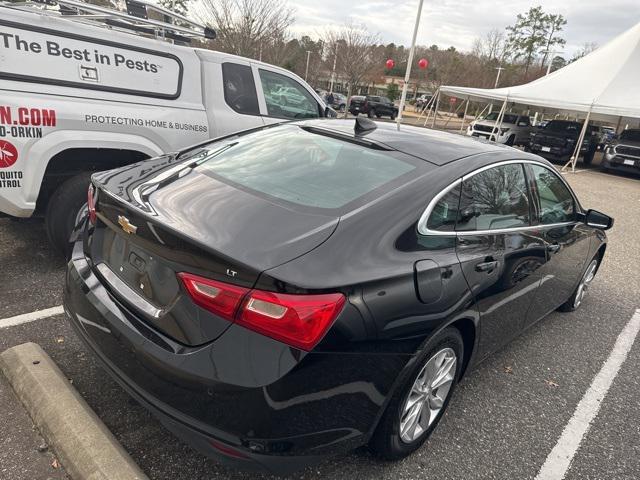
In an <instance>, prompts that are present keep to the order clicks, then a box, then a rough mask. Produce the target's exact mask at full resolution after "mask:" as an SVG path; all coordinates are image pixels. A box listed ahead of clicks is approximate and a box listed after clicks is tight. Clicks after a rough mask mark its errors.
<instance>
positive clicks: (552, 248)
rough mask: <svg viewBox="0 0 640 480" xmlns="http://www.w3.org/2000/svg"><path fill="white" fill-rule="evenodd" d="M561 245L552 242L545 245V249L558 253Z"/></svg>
mask: <svg viewBox="0 0 640 480" xmlns="http://www.w3.org/2000/svg"><path fill="white" fill-rule="evenodd" d="M560 248H561V245H560V244H559V243H557V242H556V243H552V244H551V245H547V250H548V251H549V253H558V252H559V251H560Z"/></svg>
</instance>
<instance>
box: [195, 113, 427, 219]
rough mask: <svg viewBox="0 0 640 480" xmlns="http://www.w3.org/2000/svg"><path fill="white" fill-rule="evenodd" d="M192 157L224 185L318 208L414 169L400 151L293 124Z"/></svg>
mask: <svg viewBox="0 0 640 480" xmlns="http://www.w3.org/2000/svg"><path fill="white" fill-rule="evenodd" d="M191 156H192V157H193V159H194V160H199V163H200V164H199V166H198V167H197V169H198V171H200V172H202V173H205V174H208V175H211V176H213V177H214V178H216V179H219V180H221V181H224V182H225V183H229V184H232V185H235V186H238V187H240V188H242V189H245V190H249V191H252V192H258V193H261V194H264V195H267V196H269V197H271V198H274V199H278V200H283V201H285V202H289V203H292V204H296V205H301V206H304V207H315V208H321V209H337V208H342V207H344V206H346V205H347V204H349V203H351V202H354V201H355V200H357V199H359V198H361V197H363V196H365V195H367V194H369V193H372V192H374V191H376V192H375V193H376V194H381V193H383V192H384V191H386V190H387V189H388V188H391V187H392V184H394V180H398V182H400V184H401V183H402V181H408V180H409V179H410V178H411V177H412V175H411V172H412V171H413V170H415V169H416V168H417V165H418V163H413V162H412V161H411V160H409V159H408V158H404V157H405V156H404V155H403V154H401V153H399V152H395V151H381V150H375V149H372V148H370V147H368V146H365V145H360V144H355V143H350V142H346V141H344V140H340V139H337V138H334V137H329V136H326V135H323V134H319V133H316V132H315V131H313V132H312V131H308V130H306V129H303V128H300V127H299V126H296V125H283V126H278V127H274V128H270V129H267V130H261V131H259V132H255V133H251V134H248V135H244V136H241V137H236V138H235V139H233V140H231V141H228V142H226V143H222V142H216V143H213V144H210V145H208V146H207V147H205V148H204V149H202V150H198V151H197V152H196V153H195V154H193V155H191ZM395 183H397V182H395ZM385 187H387V188H385Z"/></svg>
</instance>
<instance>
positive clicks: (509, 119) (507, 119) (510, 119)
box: [484, 112, 518, 123]
mask: <svg viewBox="0 0 640 480" xmlns="http://www.w3.org/2000/svg"><path fill="white" fill-rule="evenodd" d="M498 115H500V113H499V112H491V113H490V114H489V115H487V116H486V117H484V119H485V120H490V121H492V122H495V121H496V120H498ZM517 120H518V116H517V115H512V114H510V113H505V114H504V118H503V119H502V123H516V121H517Z"/></svg>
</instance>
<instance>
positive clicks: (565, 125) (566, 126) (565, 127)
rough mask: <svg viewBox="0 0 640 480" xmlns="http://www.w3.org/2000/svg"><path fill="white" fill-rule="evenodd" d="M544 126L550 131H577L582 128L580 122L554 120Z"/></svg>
mask: <svg viewBox="0 0 640 480" xmlns="http://www.w3.org/2000/svg"><path fill="white" fill-rule="evenodd" d="M544 128H545V130H550V131H552V132H577V131H579V130H580V129H581V128H582V124H580V123H578V122H561V121H557V120H554V121H552V122H549V123H547V126H546V127H544Z"/></svg>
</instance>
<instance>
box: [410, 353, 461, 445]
mask: <svg viewBox="0 0 640 480" xmlns="http://www.w3.org/2000/svg"><path fill="white" fill-rule="evenodd" d="M457 363H458V359H457V357H456V353H455V352H454V351H453V349H451V348H448V347H447V348H443V349H442V350H440V351H438V352H437V353H435V354H434V355H433V356H431V357H430V358H429V360H427V362H426V363H425V365H424V366H423V367H422V370H420V373H419V374H418V376H417V378H416V380H415V382H414V383H413V386H412V387H411V392H410V393H409V396H408V397H407V400H406V401H405V403H404V406H403V407H402V410H401V415H400V438H401V439H402V441H403V442H405V443H411V442H413V441H415V440H416V439H418V438H420V436H421V435H423V434H424V432H426V431H427V429H428V428H429V427H430V426H431V425H432V424H433V422H434V421H435V420H436V418H437V417H438V414H439V413H440V411H441V410H442V408H443V406H444V404H445V402H446V400H447V397H448V396H449V392H450V391H451V386H452V385H453V381H454V379H455V375H456V367H457Z"/></svg>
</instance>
